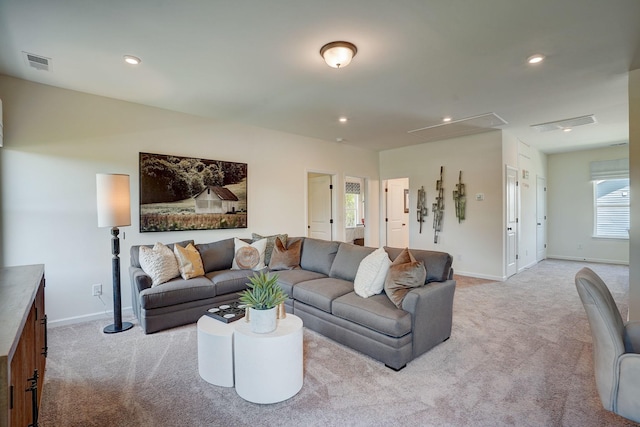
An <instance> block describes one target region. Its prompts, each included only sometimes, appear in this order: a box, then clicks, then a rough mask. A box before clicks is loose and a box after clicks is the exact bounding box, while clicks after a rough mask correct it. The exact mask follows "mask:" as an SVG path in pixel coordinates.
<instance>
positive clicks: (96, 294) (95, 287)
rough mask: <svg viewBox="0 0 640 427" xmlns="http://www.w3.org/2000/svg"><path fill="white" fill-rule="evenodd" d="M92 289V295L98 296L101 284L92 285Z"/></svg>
mask: <svg viewBox="0 0 640 427" xmlns="http://www.w3.org/2000/svg"><path fill="white" fill-rule="evenodd" d="M92 290H93V294H92V295H93V296H94V297H99V296H100V295H102V284H100V283H98V284H95V285H93V288H92Z"/></svg>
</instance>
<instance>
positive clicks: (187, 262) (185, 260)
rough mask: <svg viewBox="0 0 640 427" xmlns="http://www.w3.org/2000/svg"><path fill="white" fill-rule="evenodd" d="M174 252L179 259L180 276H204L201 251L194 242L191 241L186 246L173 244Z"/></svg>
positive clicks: (184, 277) (177, 259) (185, 277)
mask: <svg viewBox="0 0 640 427" xmlns="http://www.w3.org/2000/svg"><path fill="white" fill-rule="evenodd" d="M173 254H174V255H175V257H176V261H178V270H180V276H182V278H183V279H191V278H193V277H198V276H204V267H203V266H202V258H200V252H198V250H197V249H196V247H195V246H193V244H192V243H189V244H188V245H187V247H186V248H183V247H182V246H180V245H178V244H177V243H176V244H175V245H173Z"/></svg>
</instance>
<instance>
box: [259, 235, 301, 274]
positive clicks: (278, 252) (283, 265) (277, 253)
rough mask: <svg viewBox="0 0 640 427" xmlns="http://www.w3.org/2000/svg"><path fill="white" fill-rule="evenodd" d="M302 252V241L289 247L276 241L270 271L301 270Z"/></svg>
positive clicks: (297, 241)
mask: <svg viewBox="0 0 640 427" xmlns="http://www.w3.org/2000/svg"><path fill="white" fill-rule="evenodd" d="M301 251H302V240H296V241H295V242H292V243H291V244H290V245H289V246H288V247H287V246H286V245H285V244H284V243H282V241H281V240H280V239H276V242H275V245H274V247H273V253H272V254H271V261H270V262H269V270H272V271H279V270H293V269H294V268H300V252H301ZM265 257H266V255H265ZM265 262H266V261H265Z"/></svg>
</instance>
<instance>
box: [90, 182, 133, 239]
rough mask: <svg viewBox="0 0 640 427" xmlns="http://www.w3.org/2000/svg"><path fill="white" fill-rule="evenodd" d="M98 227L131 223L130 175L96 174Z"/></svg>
mask: <svg viewBox="0 0 640 427" xmlns="http://www.w3.org/2000/svg"><path fill="white" fill-rule="evenodd" d="M96 190H97V199H98V227H123V226H126V225H131V202H130V197H129V175H121V174H106V173H99V174H96Z"/></svg>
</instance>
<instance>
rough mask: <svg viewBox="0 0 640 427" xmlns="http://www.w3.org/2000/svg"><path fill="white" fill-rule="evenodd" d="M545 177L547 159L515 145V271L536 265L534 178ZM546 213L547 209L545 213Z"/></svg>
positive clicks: (540, 154)
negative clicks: (517, 220)
mask: <svg viewBox="0 0 640 427" xmlns="http://www.w3.org/2000/svg"><path fill="white" fill-rule="evenodd" d="M546 175H547V156H546V155H545V154H543V153H541V152H539V151H538V150H536V149H534V148H532V147H530V146H529V145H527V144H525V143H523V142H521V141H518V188H519V196H520V206H519V214H518V219H519V227H518V271H522V270H523V269H525V268H528V267H531V266H533V265H534V264H536V263H537V262H538V260H537V259H536V249H537V239H536V234H537V227H536V224H537V220H536V212H537V198H536V192H537V177H538V176H540V177H542V178H545V180H546ZM547 211H548V209H547Z"/></svg>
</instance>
